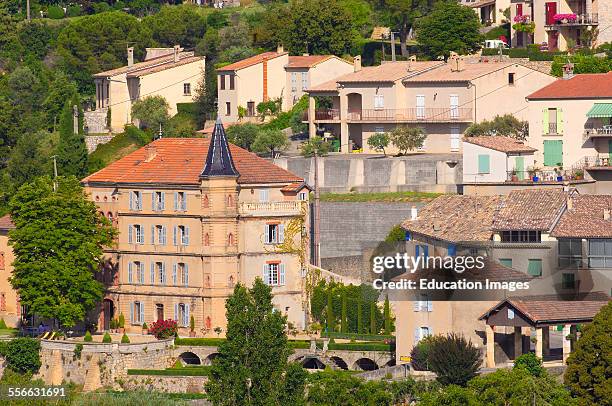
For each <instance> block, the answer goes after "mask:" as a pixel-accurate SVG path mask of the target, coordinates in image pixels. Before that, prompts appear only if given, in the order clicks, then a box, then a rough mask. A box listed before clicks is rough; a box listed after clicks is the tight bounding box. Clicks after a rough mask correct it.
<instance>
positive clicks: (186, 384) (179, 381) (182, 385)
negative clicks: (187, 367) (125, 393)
mask: <svg viewBox="0 0 612 406" xmlns="http://www.w3.org/2000/svg"><path fill="white" fill-rule="evenodd" d="M207 381H208V377H206V376H158V375H130V376H128V377H127V378H126V379H125V381H123V385H122V388H123V389H124V390H141V391H147V392H166V393H203V392H204V384H205V383H206V382H207Z"/></svg>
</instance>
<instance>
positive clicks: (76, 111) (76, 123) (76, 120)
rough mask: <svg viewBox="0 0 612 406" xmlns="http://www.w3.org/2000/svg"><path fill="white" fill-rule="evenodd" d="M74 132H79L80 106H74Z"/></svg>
mask: <svg viewBox="0 0 612 406" xmlns="http://www.w3.org/2000/svg"><path fill="white" fill-rule="evenodd" d="M72 132H73V133H74V134H78V133H79V108H78V107H77V106H76V104H75V105H74V106H72Z"/></svg>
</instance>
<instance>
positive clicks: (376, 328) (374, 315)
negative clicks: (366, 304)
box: [370, 302, 378, 334]
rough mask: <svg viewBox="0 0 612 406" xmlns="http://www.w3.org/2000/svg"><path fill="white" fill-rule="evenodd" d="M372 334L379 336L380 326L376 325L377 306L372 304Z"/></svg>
mask: <svg viewBox="0 0 612 406" xmlns="http://www.w3.org/2000/svg"><path fill="white" fill-rule="evenodd" d="M370 334H378V325H377V323H376V304H375V303H374V302H372V303H370Z"/></svg>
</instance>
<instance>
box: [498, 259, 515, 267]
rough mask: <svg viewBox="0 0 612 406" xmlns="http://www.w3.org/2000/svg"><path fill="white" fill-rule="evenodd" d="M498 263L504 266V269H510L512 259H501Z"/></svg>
mask: <svg viewBox="0 0 612 406" xmlns="http://www.w3.org/2000/svg"><path fill="white" fill-rule="evenodd" d="M499 263H500V264H502V265H503V266H505V267H506V268H512V258H501V259H500V260H499Z"/></svg>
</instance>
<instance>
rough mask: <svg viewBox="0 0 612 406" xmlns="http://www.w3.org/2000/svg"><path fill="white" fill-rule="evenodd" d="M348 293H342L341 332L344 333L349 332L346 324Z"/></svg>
mask: <svg viewBox="0 0 612 406" xmlns="http://www.w3.org/2000/svg"><path fill="white" fill-rule="evenodd" d="M346 306H347V303H346V292H344V291H343V292H342V318H341V319H340V331H342V332H343V333H347V332H348V328H347V323H346Z"/></svg>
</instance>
